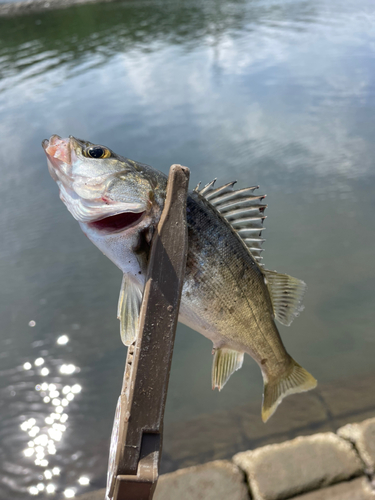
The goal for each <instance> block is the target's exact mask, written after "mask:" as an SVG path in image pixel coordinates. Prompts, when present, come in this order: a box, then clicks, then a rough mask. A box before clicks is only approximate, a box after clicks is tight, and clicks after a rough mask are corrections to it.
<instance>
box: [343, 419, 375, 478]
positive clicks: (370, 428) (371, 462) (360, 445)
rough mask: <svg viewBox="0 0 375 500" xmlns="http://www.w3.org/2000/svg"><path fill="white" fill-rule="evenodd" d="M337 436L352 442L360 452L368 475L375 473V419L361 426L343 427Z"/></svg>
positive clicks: (350, 425) (349, 425)
mask: <svg viewBox="0 0 375 500" xmlns="http://www.w3.org/2000/svg"><path fill="white" fill-rule="evenodd" d="M337 434H338V435H339V436H341V437H342V438H344V439H348V440H349V441H351V442H352V443H353V444H354V445H355V447H356V448H357V450H358V453H359V455H360V457H361V458H362V460H363V462H364V463H365V466H366V473H367V474H370V475H374V473H375V418H369V419H368V420H365V421H364V422H362V423H360V424H348V425H345V426H344V427H341V429H339V430H338V431H337Z"/></svg>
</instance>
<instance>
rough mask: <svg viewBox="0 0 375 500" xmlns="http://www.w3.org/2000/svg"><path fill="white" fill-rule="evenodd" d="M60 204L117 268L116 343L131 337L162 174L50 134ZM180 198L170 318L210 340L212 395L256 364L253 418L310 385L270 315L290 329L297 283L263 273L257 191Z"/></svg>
mask: <svg viewBox="0 0 375 500" xmlns="http://www.w3.org/2000/svg"><path fill="white" fill-rule="evenodd" d="M42 144H43V148H44V150H45V152H46V155H47V162H48V168H49V171H50V173H51V176H52V178H53V179H54V180H55V181H56V182H57V184H58V186H59V189H60V198H61V199H62V201H63V202H64V203H65V205H66V206H67V208H68V210H69V211H70V212H71V214H72V215H73V217H74V218H75V219H76V220H77V221H78V222H79V224H80V226H81V228H82V230H83V232H84V233H85V234H86V235H87V236H88V237H89V239H90V240H91V241H92V242H93V243H94V244H95V245H96V246H97V247H98V248H99V249H100V250H101V251H102V252H103V253H104V254H105V255H106V256H107V257H108V258H109V259H111V260H112V261H113V262H114V263H115V264H116V265H117V266H118V267H119V268H120V269H121V271H122V272H123V274H124V277H123V282H122V286H121V292H120V298H119V304H118V317H119V319H120V331H121V337H122V340H123V342H124V344H126V345H130V344H131V343H132V342H133V341H134V340H135V337H136V334H137V328H138V317H139V310H140V305H141V301H142V291H143V288H144V283H145V275H146V270H147V263H148V257H149V251H150V243H151V240H152V237H153V234H154V231H155V228H156V226H157V224H158V221H159V219H160V215H161V212H162V210H163V205H164V200H165V196H166V186H167V177H166V176H165V175H164V174H162V173H161V172H158V171H157V170H155V169H153V168H152V167H150V166H147V165H144V164H141V163H138V162H135V161H132V160H129V159H126V158H123V157H121V156H118V155H116V154H115V153H114V152H113V151H111V150H110V149H108V148H107V147H105V146H101V145H95V144H92V143H90V142H87V141H83V140H80V139H75V138H74V137H69V138H68V139H61V138H60V137H59V136H57V135H53V136H52V137H51V138H50V139H49V140H47V139H46V140H44V141H43V143H42ZM214 184H215V181H213V182H211V183H210V184H207V186H205V187H204V188H203V189H199V186H197V188H196V189H195V190H194V191H191V192H190V193H189V195H188V199H187V223H188V237H189V249H188V257H187V265H186V275H185V280H184V286H183V292H182V301H181V308H180V315H179V320H180V321H181V322H182V323H184V324H186V325H188V326H190V327H191V328H193V329H194V330H196V331H198V332H200V333H201V334H202V335H204V336H205V337H207V338H209V339H210V340H211V341H212V342H213V354H214V360H213V368H212V386H213V388H215V387H217V388H218V389H219V390H221V389H222V388H223V387H224V385H225V384H226V382H227V381H228V379H229V377H230V376H231V375H232V373H234V372H235V371H236V370H238V369H239V368H241V366H242V363H243V357H244V353H245V352H246V353H248V354H249V355H250V356H251V357H252V358H253V359H254V360H255V361H256V362H257V363H258V365H259V367H260V369H261V371H262V375H263V380H264V393H263V407H262V419H263V421H267V420H268V419H269V418H270V416H271V415H272V414H273V413H274V411H275V410H276V408H277V406H278V405H279V404H280V402H281V400H282V399H283V398H284V397H285V396H287V395H289V394H293V393H298V392H303V391H308V390H310V389H313V388H314V387H315V386H316V380H315V379H314V377H312V375H310V374H309V373H308V372H307V371H306V370H304V369H303V368H302V367H301V366H300V365H299V364H298V363H296V362H295V361H294V360H293V358H292V357H291V356H290V355H289V354H288V353H287V352H286V350H285V347H284V345H283V343H282V341H281V338H280V335H279V332H278V330H277V327H276V325H275V321H274V320H275V319H277V320H278V321H279V322H280V323H282V324H284V325H290V323H291V322H292V321H293V319H294V317H295V316H297V315H298V313H299V312H300V310H301V305H300V304H301V300H302V297H303V294H304V292H305V288H306V285H305V283H303V282H302V281H300V280H298V279H296V278H292V277H291V276H288V275H286V274H279V273H276V272H274V271H268V270H266V269H264V267H263V264H262V258H261V255H260V254H261V251H262V248H261V244H262V243H263V241H264V240H263V239H262V238H261V231H262V229H263V219H264V218H265V216H264V210H265V208H266V205H264V204H263V203H262V201H263V198H264V196H259V195H258V196H257V195H255V194H254V191H255V189H256V188H257V187H250V188H245V189H241V190H237V191H236V190H234V189H233V185H234V183H233V182H232V183H229V184H227V185H225V186H221V187H219V188H215V186H214Z"/></svg>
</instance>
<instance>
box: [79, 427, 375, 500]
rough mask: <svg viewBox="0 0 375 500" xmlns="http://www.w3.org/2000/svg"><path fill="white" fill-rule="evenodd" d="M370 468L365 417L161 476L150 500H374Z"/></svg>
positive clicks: (371, 438)
mask: <svg viewBox="0 0 375 500" xmlns="http://www.w3.org/2000/svg"><path fill="white" fill-rule="evenodd" d="M374 465H375V418H371V419H368V420H365V421H364V422H362V423H357V424H349V425H346V426H344V427H342V428H340V429H339V430H338V431H337V433H333V432H325V433H318V434H314V435H312V436H301V437H298V438H296V439H293V440H291V441H286V442H284V443H281V444H273V445H268V446H263V447H261V448H258V449H256V450H250V451H245V452H241V453H237V454H236V455H235V456H234V457H233V461H229V460H217V461H214V462H210V463H207V464H204V465H198V466H194V467H188V468H186V469H182V470H178V471H176V472H172V473H169V474H164V475H162V476H161V477H160V479H159V483H158V486H157V489H156V492H155V496H154V500H229V499H230V500H250V499H252V500H289V499H292V498H293V499H294V500H375V483H374V470H375V467H374ZM245 478H246V481H245ZM77 498H78V499H79V500H103V499H104V490H100V491H97V492H93V493H88V494H86V495H83V496H80V497H77Z"/></svg>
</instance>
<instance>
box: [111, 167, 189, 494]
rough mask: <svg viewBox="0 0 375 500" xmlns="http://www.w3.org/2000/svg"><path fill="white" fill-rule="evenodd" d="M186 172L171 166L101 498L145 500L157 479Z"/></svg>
mask: <svg viewBox="0 0 375 500" xmlns="http://www.w3.org/2000/svg"><path fill="white" fill-rule="evenodd" d="M189 174H190V171H189V169H188V168H186V167H182V166H181V165H172V166H171V168H170V172H169V177H168V186H167V196H166V201H165V205H164V210H163V213H162V215H161V219H160V222H159V224H158V226H157V231H156V233H155V235H154V237H153V239H152V245H151V253H150V260H149V264H148V269H147V276H146V284H145V289H144V293H143V301H142V306H141V313H140V320H139V332H138V336H137V339H136V340H135V342H134V343H133V344H132V345H131V346H129V348H128V354H127V358H126V366H125V373H124V380H123V385H122V390H121V395H120V397H119V399H118V403H117V409H116V415H115V421H114V425H113V430H112V438H111V446H110V456H109V464H108V478H107V491H106V499H107V500H151V499H152V497H153V495H154V491H155V488H156V484H157V481H158V477H159V463H160V457H161V449H162V441H163V439H162V438H163V418H164V410H165V403H166V398H167V391H168V382H169V374H170V369H171V363H172V355H173V346H174V339H175V333H176V327H177V321H178V312H179V307H180V300H181V292H182V286H183V281H184V275H185V267H186V255H187V245H188V241H187V240H188V238H187V223H186V198H187V190H188V184H189Z"/></svg>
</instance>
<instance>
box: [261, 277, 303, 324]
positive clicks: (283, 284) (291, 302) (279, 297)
mask: <svg viewBox="0 0 375 500" xmlns="http://www.w3.org/2000/svg"><path fill="white" fill-rule="evenodd" d="M263 273H264V274H265V278H266V283H267V286H268V290H269V292H270V295H271V299H272V305H273V311H274V314H275V318H276V319H277V320H278V321H280V323H281V324H282V325H286V326H289V325H290V324H291V323H292V321H293V320H294V318H295V317H296V316H298V315H299V313H300V312H301V311H302V310H303V306H302V305H301V302H302V299H303V296H304V294H305V291H306V283H304V282H303V281H301V280H298V279H297V278H292V276H288V275H287V274H280V273H277V272H275V271H267V270H264V271H263Z"/></svg>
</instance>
